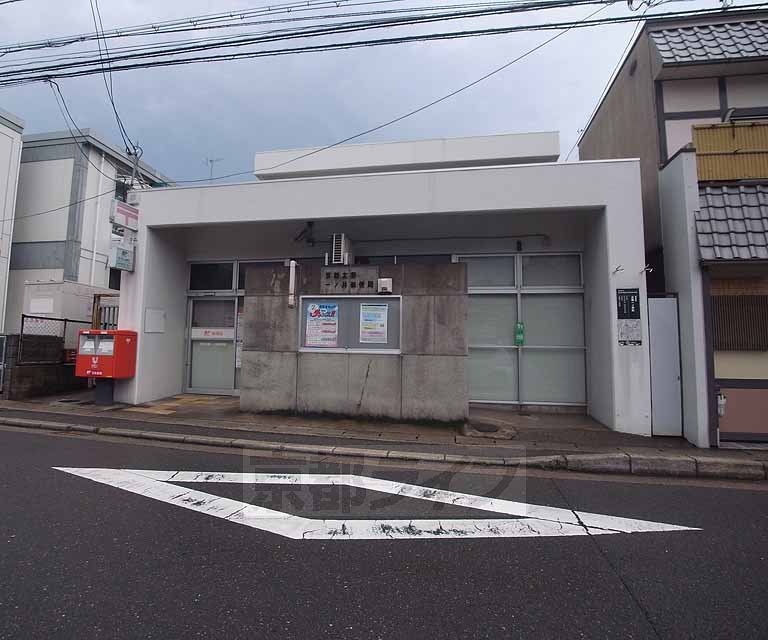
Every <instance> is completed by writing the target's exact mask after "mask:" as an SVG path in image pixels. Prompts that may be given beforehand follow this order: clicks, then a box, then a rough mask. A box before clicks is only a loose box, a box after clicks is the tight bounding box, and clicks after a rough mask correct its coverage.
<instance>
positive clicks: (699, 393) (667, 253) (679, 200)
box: [659, 151, 710, 447]
mask: <svg viewBox="0 0 768 640" xmlns="http://www.w3.org/2000/svg"><path fill="white" fill-rule="evenodd" d="M698 185H699V183H698V178H697V174H696V155H695V153H693V152H690V151H687V152H683V153H681V154H680V155H678V156H677V158H675V159H674V160H672V161H671V162H670V163H669V164H668V165H667V166H666V167H665V168H664V169H663V170H662V171H661V173H660V182H659V194H660V197H661V218H662V232H663V241H664V271H665V276H666V281H667V289H668V290H669V291H670V293H677V294H678V302H679V314H680V350H681V357H682V363H681V364H682V367H681V369H682V376H683V380H682V382H683V385H682V386H683V432H684V435H685V438H686V440H688V441H689V442H691V443H693V444H695V445H696V446H698V447H708V446H710V442H709V409H708V398H707V393H708V392H707V364H706V340H705V333H704V304H703V292H702V278H701V270H700V268H699V249H698V243H697V240H696V228H695V218H694V214H695V211H696V210H698V208H699V186H698Z"/></svg>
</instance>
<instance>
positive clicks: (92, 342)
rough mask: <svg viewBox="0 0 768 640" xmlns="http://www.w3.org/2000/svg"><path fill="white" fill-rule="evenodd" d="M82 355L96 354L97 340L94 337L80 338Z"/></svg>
mask: <svg viewBox="0 0 768 640" xmlns="http://www.w3.org/2000/svg"><path fill="white" fill-rule="evenodd" d="M80 353H85V354H88V355H91V354H94V353H96V338H94V337H93V336H80Z"/></svg>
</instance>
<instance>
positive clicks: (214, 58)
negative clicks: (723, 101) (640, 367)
mask: <svg viewBox="0 0 768 640" xmlns="http://www.w3.org/2000/svg"><path fill="white" fill-rule="evenodd" d="M611 4H613V2H612V3H611ZM604 6H608V5H604ZM763 6H765V3H756V4H752V5H745V6H744V7H741V8H745V7H749V8H757V7H763ZM723 13H727V11H723V10H721V9H716V10H706V9H704V10H701V9H699V10H692V11H678V12H668V13H664V14H654V15H652V16H648V19H650V18H656V17H666V18H680V17H694V16H710V15H722V14H723ZM638 20H640V18H639V17H638V16H636V15H630V16H614V17H612V18H599V19H596V20H587V21H564V22H558V23H539V24H534V25H515V26H509V27H501V28H486V29H475V30H463V31H449V32H440V33H427V34H415V35H408V36H401V37H395V38H377V39H370V40H360V41H344V42H334V43H328V44H320V45H308V46H296V47H286V48H282V49H265V50H257V51H245V52H235V53H220V54H210V55H204V56H197V57H187V58H171V59H168V60H155V61H144V62H136V63H133V64H130V63H124V64H121V65H119V66H116V65H115V64H114V62H115V60H114V58H113V60H112V62H113V67H112V70H113V71H127V70H132V69H149V68H155V67H161V66H163V67H165V66H178V65H186V64H192V63H202V62H218V61H224V60H228V61H229V60H243V59H251V58H259V57H273V56H279V55H289V54H295V53H310V52H318V51H334V50H345V49H353V48H360V47H370V46H383V45H393V44H402V43H406V42H427V41H433V40H445V39H453V38H467V37H477V36H489V35H502V34H508V33H516V32H521V31H539V30H562V29H566V28H568V29H570V28H576V27H578V28H583V27H594V26H600V25H607V24H619V23H625V22H637V21H638ZM370 28H378V27H377V26H371V25H365V26H362V27H355V28H345V29H343V30H342V31H343V32H345V33H346V32H348V31H350V30H359V29H370ZM316 35H317V34H316ZM319 35H327V33H322V34H319ZM291 38H292V36H289V39H291ZM274 39H275V38H264V39H261V40H262V41H269V40H274ZM247 44H250V42H240V43H237V44H232V45H230V46H233V47H242V46H245V45H247ZM137 57H138V58H141V57H144V56H128V57H127V59H126V61H125V62H129V61H130V59H135V58H137ZM73 66H79V65H60V66H53V67H47V68H44V69H36V70H32V71H27V72H24V73H27V75H26V76H24V75H22V76H20V77H19V76H17V74H16V73H14V72H5V73H2V74H0V86H17V85H20V84H29V83H32V82H40V81H44V80H47V79H49V78H56V79H57V78H65V77H82V76H87V75H92V74H94V73H100V70H99V69H98V68H85V69H72V67H73ZM35 72H38V73H35ZM9 76H11V77H9Z"/></svg>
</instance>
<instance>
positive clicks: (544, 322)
mask: <svg viewBox="0 0 768 640" xmlns="http://www.w3.org/2000/svg"><path fill="white" fill-rule="evenodd" d="M521 310H522V314H523V323H524V324H525V344H526V345H539V346H545V347H583V346H584V300H583V296H582V295H581V294H580V293H575V294H562V293H537V294H532V295H526V296H523V299H522V304H521Z"/></svg>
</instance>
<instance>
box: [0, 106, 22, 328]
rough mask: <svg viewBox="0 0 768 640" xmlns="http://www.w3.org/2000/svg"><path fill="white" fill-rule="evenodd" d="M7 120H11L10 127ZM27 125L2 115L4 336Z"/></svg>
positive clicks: (0, 288)
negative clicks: (22, 147)
mask: <svg viewBox="0 0 768 640" xmlns="http://www.w3.org/2000/svg"><path fill="white" fill-rule="evenodd" d="M4 116H7V117H8V120H7V123H6V119H5V117H4ZM22 128H23V123H22V122H21V121H20V120H17V119H16V118H15V117H14V116H11V115H10V114H5V112H0V333H4V332H5V326H4V324H5V314H6V308H7V301H6V298H7V291H8V274H9V267H10V256H11V241H12V239H13V228H14V219H15V216H16V213H15V211H16V194H17V190H18V184H19V167H20V163H21V130H22Z"/></svg>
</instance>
